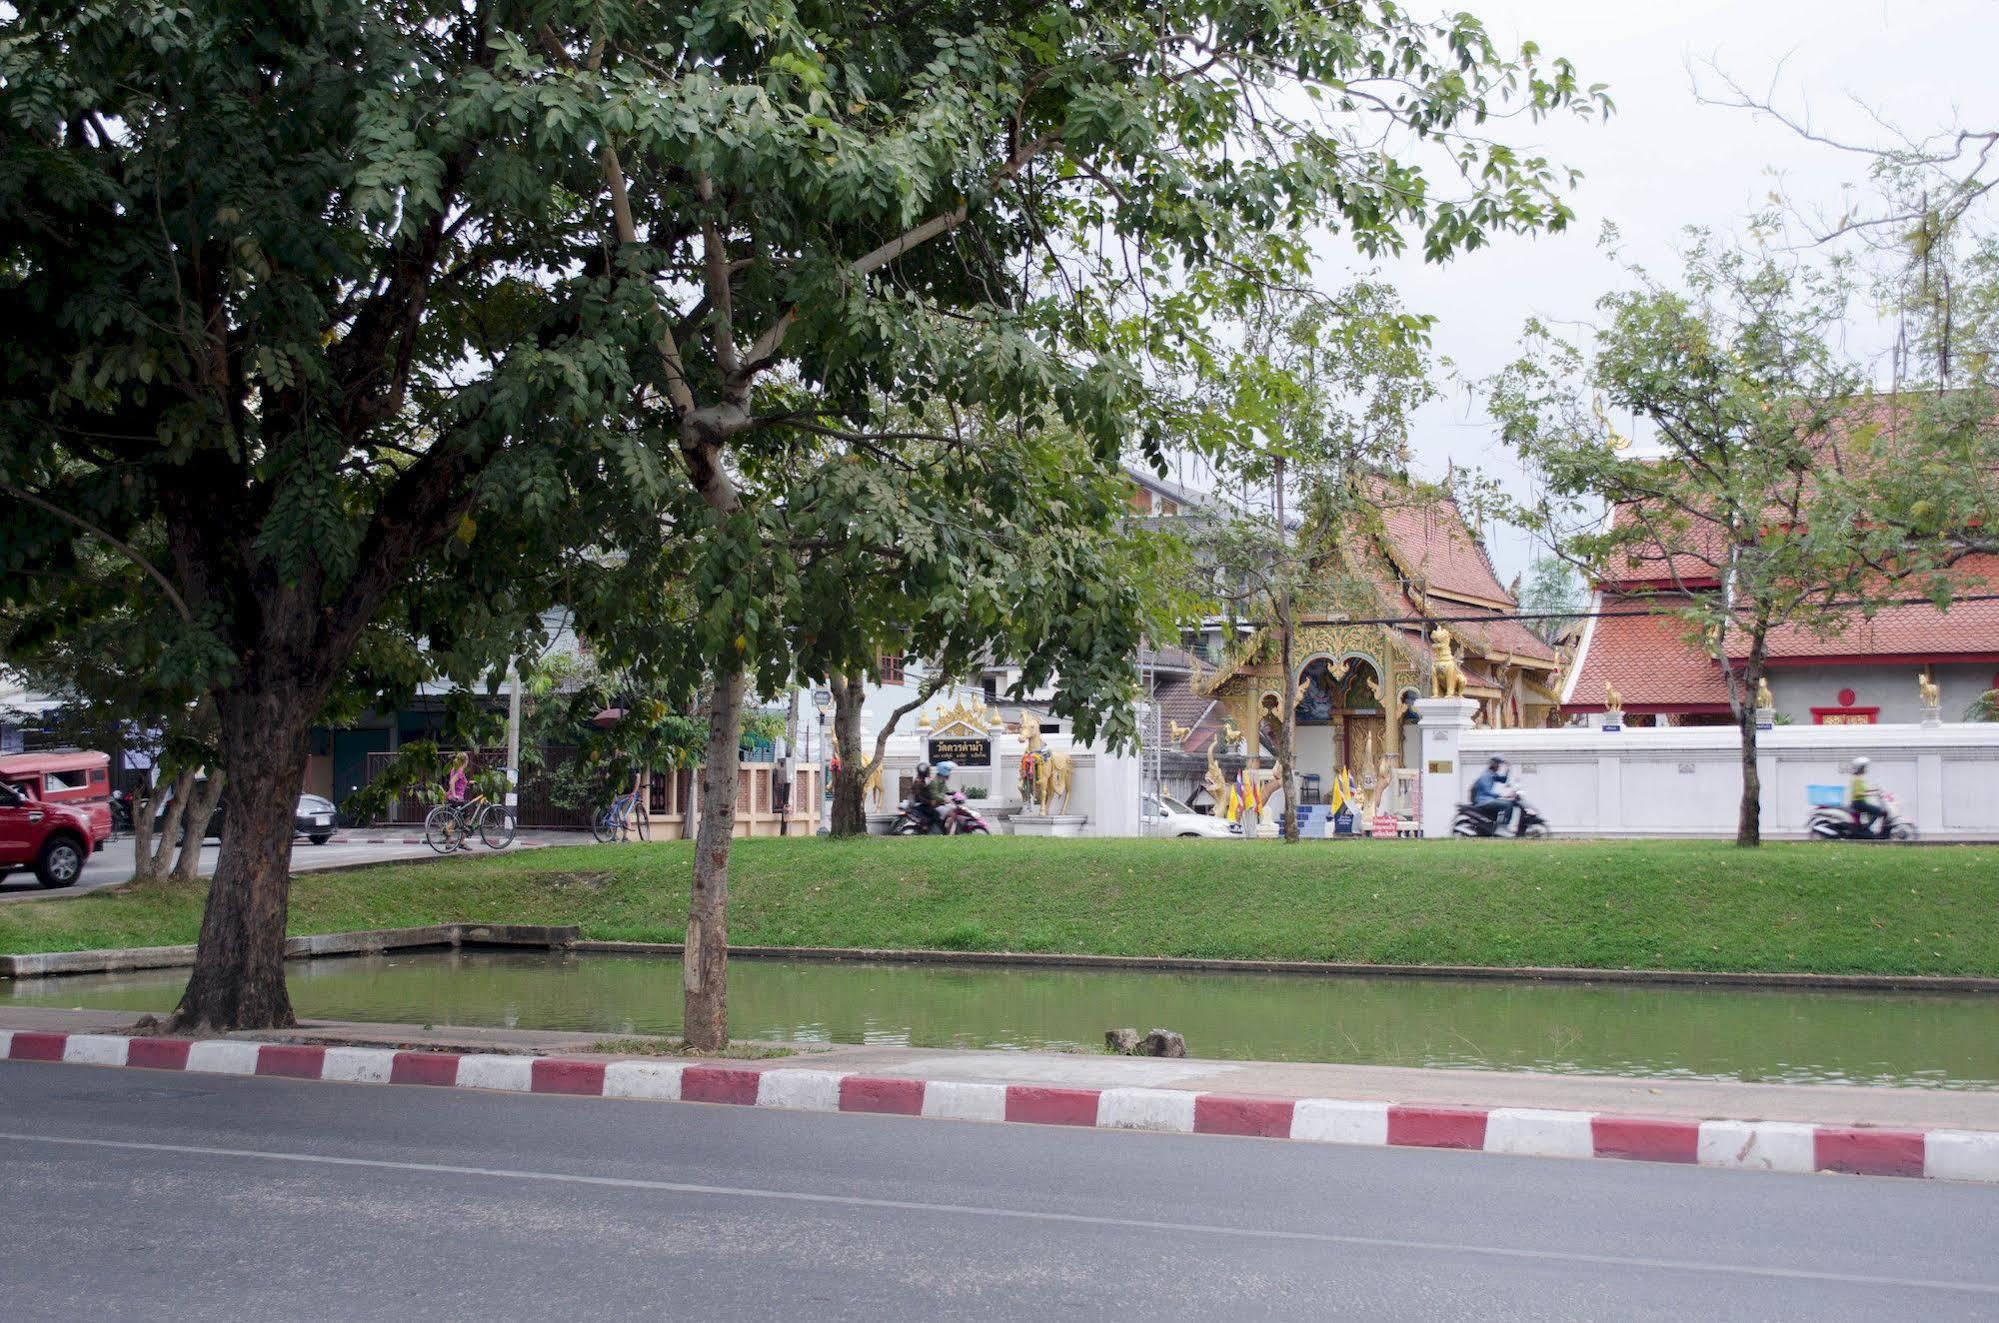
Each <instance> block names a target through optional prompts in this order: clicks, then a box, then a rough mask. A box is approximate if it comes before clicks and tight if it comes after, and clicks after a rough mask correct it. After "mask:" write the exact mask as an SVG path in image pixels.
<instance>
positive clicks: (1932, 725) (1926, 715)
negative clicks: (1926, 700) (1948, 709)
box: [1923, 707, 1943, 730]
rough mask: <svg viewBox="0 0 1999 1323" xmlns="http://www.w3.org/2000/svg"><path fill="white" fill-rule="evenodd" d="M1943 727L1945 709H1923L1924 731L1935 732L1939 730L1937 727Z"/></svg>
mask: <svg viewBox="0 0 1999 1323" xmlns="http://www.w3.org/2000/svg"><path fill="white" fill-rule="evenodd" d="M1941 725H1943V709H1942V708H1937V707H1926V708H1924V709H1923V729H1924V730H1935V729H1937V727H1939V726H1941Z"/></svg>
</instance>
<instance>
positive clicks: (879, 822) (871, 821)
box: [868, 813, 902, 836]
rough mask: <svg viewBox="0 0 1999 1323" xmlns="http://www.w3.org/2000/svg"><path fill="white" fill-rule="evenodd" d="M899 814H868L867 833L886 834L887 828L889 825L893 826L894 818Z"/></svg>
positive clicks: (872, 834)
mask: <svg viewBox="0 0 1999 1323" xmlns="http://www.w3.org/2000/svg"><path fill="white" fill-rule="evenodd" d="M901 816H902V815H901V814H900V813H870V814H868V835H870V836H886V835H888V829H889V828H890V827H893V826H895V820H896V819H897V818H899V817H901Z"/></svg>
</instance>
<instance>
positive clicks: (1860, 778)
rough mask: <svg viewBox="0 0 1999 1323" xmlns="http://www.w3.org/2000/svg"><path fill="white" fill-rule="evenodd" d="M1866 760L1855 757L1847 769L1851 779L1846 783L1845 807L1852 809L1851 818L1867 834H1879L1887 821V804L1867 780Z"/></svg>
mask: <svg viewBox="0 0 1999 1323" xmlns="http://www.w3.org/2000/svg"><path fill="white" fill-rule="evenodd" d="M1867 766H1868V764H1867V760H1866V759H1865V758H1855V759H1854V760H1853V763H1852V766H1851V767H1849V768H1848V771H1849V772H1851V774H1852V779H1851V781H1850V782H1849V783H1848V785H1847V794H1846V797H1847V800H1848V801H1849V802H1848V803H1847V807H1848V808H1849V809H1851V810H1852V811H1853V820H1854V822H1855V823H1857V824H1858V825H1859V827H1860V830H1862V831H1864V832H1866V833H1867V834H1868V835H1869V836H1880V835H1882V833H1883V828H1884V827H1885V826H1886V824H1887V821H1888V809H1887V806H1886V805H1884V804H1882V802H1881V792H1880V791H1879V790H1877V789H1875V787H1874V786H1872V785H1870V784H1869V783H1868V780H1867Z"/></svg>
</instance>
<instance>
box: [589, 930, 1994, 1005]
mask: <svg viewBox="0 0 1999 1323" xmlns="http://www.w3.org/2000/svg"><path fill="white" fill-rule="evenodd" d="M570 949H571V950H574V951H577V952H580V953H583V954H597V955H662V956H678V955H681V954H683V953H684V951H685V949H686V948H685V947H684V946H683V945H682V944H681V943H679V942H618V941H603V940H598V939H595V938H590V939H585V940H581V941H577V942H574V943H572V944H571V948H570ZM729 958H730V959H731V960H862V961H870V962H876V963H881V964H903V965H991V966H1001V967H1023V968H1033V967H1042V968H1052V969H1128V970H1141V971H1142V970H1154V971H1161V972H1170V973H1208V974H1302V975H1307V976H1314V975H1316V976H1318V977H1321V978H1353V977H1366V978H1442V979H1487V980H1518V981H1522V982H1529V983H1639V984H1660V985H1666V986H1681V987H1684V986H1695V987H1708V986H1716V987H1738V988H1811V989H1816V990H1819V991H1828V990H1835V989H1852V990H1859V991H1869V992H1999V978H1981V977H1975V976H1971V975H1954V974H1753V973H1743V972H1740V971H1724V970H1698V969H1586V968H1583V967H1581V966H1574V965H1518V966H1509V965H1363V964H1347V963H1341V962H1339V961H1330V960H1220V959H1207V958H1203V957H1195V956H1111V955H1080V954H1059V953H1045V952H1039V951H935V950H924V949H921V948H918V949H914V950H911V949H901V950H896V949H879V950H878V949H871V948H867V947H853V946H735V945H731V946H730V947H729Z"/></svg>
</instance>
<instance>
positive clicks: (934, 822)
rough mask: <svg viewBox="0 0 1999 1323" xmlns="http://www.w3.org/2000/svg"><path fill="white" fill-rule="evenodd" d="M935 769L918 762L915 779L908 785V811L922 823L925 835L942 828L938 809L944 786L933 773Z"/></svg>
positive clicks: (941, 800)
mask: <svg viewBox="0 0 1999 1323" xmlns="http://www.w3.org/2000/svg"><path fill="white" fill-rule="evenodd" d="M945 766H947V767H948V766H950V764H949V763H946V764H945ZM937 770H938V769H936V768H933V767H931V766H930V764H929V763H918V764H917V765H916V781H915V783H914V784H912V785H911V786H910V787H909V811H910V813H911V814H912V815H914V816H915V818H916V820H917V822H919V823H921V824H922V826H923V834H924V835H926V836H928V835H930V834H932V833H933V832H938V831H942V830H943V829H944V815H943V813H942V812H941V811H940V808H941V806H942V805H943V803H944V788H943V786H942V784H941V782H940V781H939V778H938V777H937V776H936V775H935V773H936V771H937Z"/></svg>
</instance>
